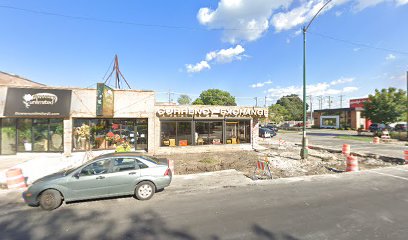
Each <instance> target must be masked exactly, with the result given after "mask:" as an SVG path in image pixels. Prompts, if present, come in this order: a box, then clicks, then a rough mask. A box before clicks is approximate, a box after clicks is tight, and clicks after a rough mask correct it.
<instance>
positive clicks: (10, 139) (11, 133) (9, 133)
mask: <svg viewBox="0 0 408 240" xmlns="http://www.w3.org/2000/svg"><path fill="white" fill-rule="evenodd" d="M0 139H1V147H0V153H1V154H15V153H16V150H17V149H16V119H15V118H3V119H1V136H0Z"/></svg>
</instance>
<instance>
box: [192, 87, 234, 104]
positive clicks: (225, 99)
mask: <svg viewBox="0 0 408 240" xmlns="http://www.w3.org/2000/svg"><path fill="white" fill-rule="evenodd" d="M193 105H219V106H236V105H237V104H236V103H235V97H233V96H231V94H230V93H229V92H226V91H222V90H220V89H208V90H205V91H203V92H201V94H200V97H199V98H197V99H196V100H195V101H194V102H193Z"/></svg>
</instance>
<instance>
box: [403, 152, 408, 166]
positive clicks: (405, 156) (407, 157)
mask: <svg viewBox="0 0 408 240" xmlns="http://www.w3.org/2000/svg"><path fill="white" fill-rule="evenodd" d="M404 159H405V164H408V150H404Z"/></svg>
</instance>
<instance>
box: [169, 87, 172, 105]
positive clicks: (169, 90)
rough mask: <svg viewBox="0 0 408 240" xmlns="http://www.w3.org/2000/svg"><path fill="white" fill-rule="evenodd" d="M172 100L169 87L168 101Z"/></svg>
mask: <svg viewBox="0 0 408 240" xmlns="http://www.w3.org/2000/svg"><path fill="white" fill-rule="evenodd" d="M171 102H172V101H171V92H170V89H169V103H171Z"/></svg>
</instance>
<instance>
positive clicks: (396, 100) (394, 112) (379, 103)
mask: <svg viewBox="0 0 408 240" xmlns="http://www.w3.org/2000/svg"><path fill="white" fill-rule="evenodd" d="M406 94H407V93H406V92H405V91H404V90H402V89H398V90H397V89H396V88H392V87H390V88H388V89H382V90H381V91H379V90H378V89H376V90H375V94H374V95H371V94H370V95H369V96H368V101H367V102H365V103H364V108H365V112H364V116H365V117H367V118H369V119H370V120H371V121H372V122H375V123H385V124H389V123H393V122H398V121H403V120H405V118H406V112H407V106H408V100H407V95H406Z"/></svg>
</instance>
